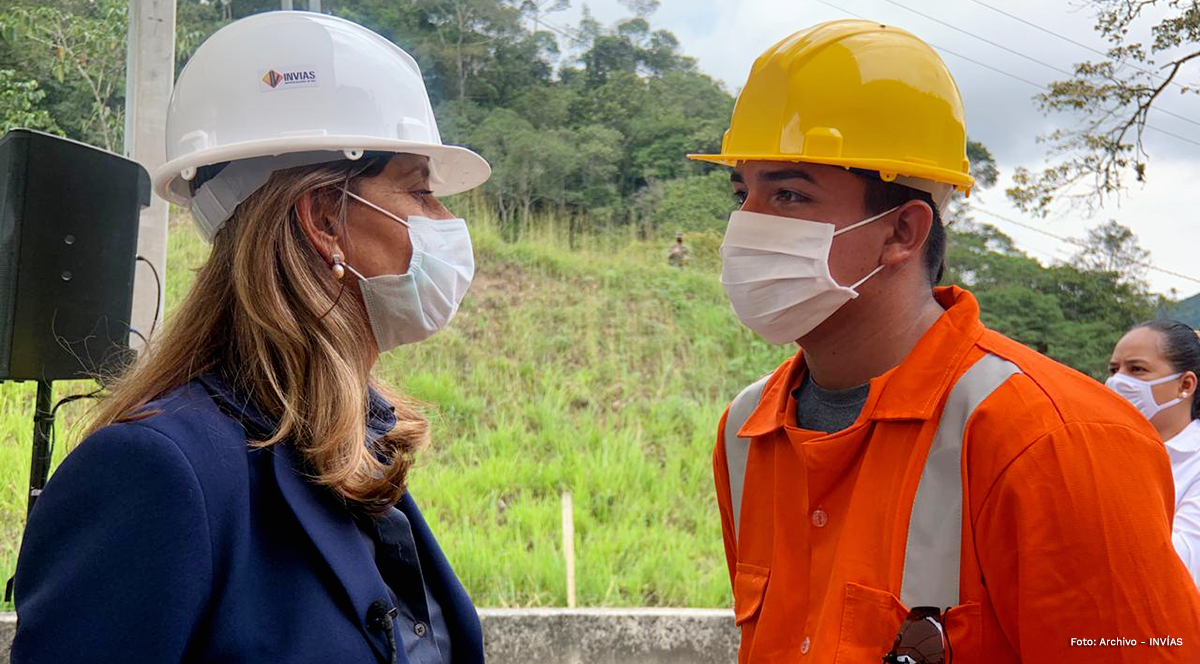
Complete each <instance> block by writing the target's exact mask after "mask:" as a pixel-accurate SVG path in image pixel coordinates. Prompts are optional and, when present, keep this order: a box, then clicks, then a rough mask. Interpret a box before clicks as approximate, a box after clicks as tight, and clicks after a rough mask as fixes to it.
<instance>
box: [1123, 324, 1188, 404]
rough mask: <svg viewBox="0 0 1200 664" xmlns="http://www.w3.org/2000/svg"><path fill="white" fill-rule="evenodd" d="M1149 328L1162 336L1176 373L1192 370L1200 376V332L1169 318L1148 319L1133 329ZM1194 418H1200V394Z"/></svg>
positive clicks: (1163, 346) (1168, 360) (1165, 352)
mask: <svg viewBox="0 0 1200 664" xmlns="http://www.w3.org/2000/svg"><path fill="white" fill-rule="evenodd" d="M1142 327H1145V328H1149V329H1151V330H1154V331H1155V332H1158V334H1159V336H1161V337H1162V353H1163V356H1164V357H1166V358H1167V363H1168V364H1170V365H1171V368H1172V370H1174V371H1175V372H1176V373H1183V372H1185V371H1190V372H1192V373H1194V374H1196V377H1197V378H1200V333H1197V332H1196V330H1193V329H1192V326H1190V325H1188V324H1187V323H1181V322H1179V321H1177V320H1171V319H1169V318H1160V319H1158V320H1152V321H1146V322H1145V323H1142V324H1141V325H1138V326H1137V327H1135V328H1133V329H1135V330H1136V329H1138V328H1142ZM1192 419H1193V420H1196V419H1200V396H1197V397H1193V401H1192Z"/></svg>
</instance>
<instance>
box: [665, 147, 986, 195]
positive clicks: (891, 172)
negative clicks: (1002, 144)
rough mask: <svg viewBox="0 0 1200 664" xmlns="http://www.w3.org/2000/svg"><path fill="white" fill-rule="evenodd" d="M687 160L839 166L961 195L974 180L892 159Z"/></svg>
mask: <svg viewBox="0 0 1200 664" xmlns="http://www.w3.org/2000/svg"><path fill="white" fill-rule="evenodd" d="M687 158H688V159H691V160H693V161H706V162H709V163H712V164H720V165H721V166H729V167H731V168H732V167H734V166H737V165H738V163H739V162H744V161H781V162H789V163H806V164H821V165H824V166H841V167H843V168H861V169H864V170H868V171H878V172H879V174H880V176H881V177H882V178H883V179H884V180H885V181H888V182H891V181H892V180H895V179H896V177H897V176H900V175H906V176H908V177H914V178H921V179H923V180H931V181H933V182H941V183H944V184H949V185H953V186H954V187H955V188H957V189H959V190H960V191H963V192H969V191H970V190H971V188H972V187H973V186H975V178H974V177H972V176H971V175H969V174H966V173H961V172H958V171H952V170H949V169H946V168H938V167H936V166H928V165H925V164H917V163H914V162H909V161H899V160H896V159H865V158H847V157H807V156H804V155H795V154H689V155H687Z"/></svg>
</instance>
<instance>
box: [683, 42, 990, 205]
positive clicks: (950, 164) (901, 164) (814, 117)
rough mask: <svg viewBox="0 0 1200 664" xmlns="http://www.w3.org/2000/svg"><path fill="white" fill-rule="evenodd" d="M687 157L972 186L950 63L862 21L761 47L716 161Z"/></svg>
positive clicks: (921, 44) (714, 157)
mask: <svg viewBox="0 0 1200 664" xmlns="http://www.w3.org/2000/svg"><path fill="white" fill-rule="evenodd" d="M688 157H689V158H691V159H699V160H702V161H709V162H713V163H717V164H723V165H726V166H734V165H736V164H737V163H738V162H741V161H793V162H807V163H813V164H829V165H834V166H844V167H846V168H861V169H867V170H872V171H878V172H879V174H880V176H881V177H882V178H883V179H884V180H886V181H892V180H895V179H896V177H897V176H907V177H913V178H920V179H924V180H930V181H933V182H941V183H944V184H949V185H952V186H954V187H956V188H958V189H960V190H962V191H964V192H969V191H970V189H971V186H972V185H973V184H974V183H975V179H974V178H973V177H971V174H970V171H969V166H970V163H969V162H968V161H967V132H966V121H965V116H964V113H963V105H962V98H961V96H960V95H959V92H958V86H957V85H956V84H955V83H954V78H953V77H952V76H951V75H950V70H949V69H947V68H946V64H945V63H944V62H942V59H941V58H940V57H939V56H938V54H937V53H936V52H935V51H934V50H933V48H931V47H930V46H929V45H928V44H926V43H925V42H923V41H921V40H920V39H919V38H917V37H916V36H914V35H913V34H911V33H909V32H907V31H905V30H901V29H899V28H895V27H891V26H886V25H881V24H879V23H874V22H871V21H861V20H842V21H831V22H828V23H822V24H819V25H816V26H813V27H811V28H808V29H806V30H801V31H800V32H797V33H795V34H793V35H791V36H790V37H787V38H786V39H784V40H783V41H780V42H779V43H778V44H775V45H774V46H772V47H771V48H769V49H767V51H766V52H765V53H763V54H762V55H761V56H759V58H758V60H756V61H755V62H754V66H753V68H752V69H751V70H750V78H749V79H748V80H747V81H746V85H745V87H744V88H743V89H742V92H741V94H740V95H738V99H737V104H736V105H735V106H734V109H733V118H732V119H731V121H730V125H729V130H728V131H726V132H725V138H724V140H723V141H722V144H721V152H720V154H690V155H688Z"/></svg>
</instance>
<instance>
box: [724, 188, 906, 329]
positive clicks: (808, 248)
mask: <svg viewBox="0 0 1200 664" xmlns="http://www.w3.org/2000/svg"><path fill="white" fill-rule="evenodd" d="M897 207H899V206H897ZM895 210H896V208H892V209H891V210H887V211H886V212H881V213H880V214H877V215H875V216H873V217H869V218H867V219H863V220H862V221H860V222H858V223H855V224H851V225H849V226H847V227H845V228H843V229H841V230H839V231H837V232H834V225H833V224H828V223H824V222H820V221H809V220H805V219H793V218H792V217H778V216H775V215H769V214H759V213H757V212H742V211H740V210H739V211H737V212H734V213H733V214H731V215H729V228H727V229H726V231H725V242H724V243H723V244H722V245H721V258H722V271H721V285H723V286H724V287H725V293H726V294H727V295H728V296H729V302H730V304H732V305H733V311H734V313H736V314H737V316H738V318H740V319H741V320H742V323H743V324H745V326H746V327H748V328H750V329H751V330H754V331H755V332H756V333H758V335H759V336H761V337H762V338H763V339H766V340H767V341H768V342H770V343H773V344H784V343H789V342H792V341H796V340H797V339H799V338H800V337H803V336H804V335H806V334H808V333H809V332H811V331H812V330H813V329H814V328H816V327H817V326H818V325H820V324H821V323H823V322H825V321H826V320H827V319H828V318H829V317H830V316H832V315H833V312H835V311H837V310H838V309H839V308H841V306H842V305H844V304H846V303H847V302H849V301H850V300H853V299H854V298H856V297H858V292H857V291H856V290H855V289H856V288H858V287H859V286H861V285H862V284H863V282H865V281H866V280H867V279H870V278H871V277H873V276H875V275H876V274H879V271H880V270H882V269H883V266H882V265H880V266H879V267H876V268H875V269H874V270H872V271H871V273H870V274H868V275H867V276H865V277H863V278H862V279H859V280H858V281H857V282H855V283H854V284H852V285H850V286H842V285H840V284H838V283H837V282H836V281H834V280H833V276H832V275H831V274H830V273H829V252H830V250H831V249H832V248H833V238H834V237H835V236H837V235H841V234H842V233H845V232H847V231H851V230H854V229H855V228H858V227H860V226H865V225H866V224H869V223H871V222H873V221H875V220H877V219H880V218H882V217H884V216H885V215H887V214H889V213H891V212H893V211H895Z"/></svg>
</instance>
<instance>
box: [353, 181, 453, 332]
mask: <svg viewBox="0 0 1200 664" xmlns="http://www.w3.org/2000/svg"><path fill="white" fill-rule="evenodd" d="M346 195H348V196H350V197H351V198H353V199H355V200H357V201H359V202H360V203H362V204H363V205H366V206H368V207H371V208H373V209H375V210H378V211H379V212H381V213H383V214H385V215H387V216H389V217H391V218H392V219H394V220H396V221H398V222H400V223H401V224H404V225H405V226H407V227H408V239H409V242H411V243H412V259H411V260H410V261H409V263H408V271H407V272H405V273H404V274H382V275H379V276H375V277H364V276H363V275H361V274H359V272H358V270H355V269H354V268H352V267H350V266H349V265H346V268H347V269H349V270H350V271H351V272H352V273H353V274H354V276H356V277H358V279H359V281H358V287H359V290H361V291H362V296H363V304H364V305H366V307H367V318H368V320H369V321H370V323H371V331H372V332H374V334H375V344H376V345H377V346H379V352H381V353H386V352H387V351H389V350H391V349H393V348H396V347H397V346H401V345H403V344H411V343H416V342H418V341H423V340H425V339H428V338H429V337H430V336H432V335H433V333H435V332H437V331H438V330H440V329H442V328H443V327H445V326H446V324H447V323H449V322H450V319H451V318H454V314H455V313H456V312H457V311H458V305H459V304H460V303H462V299H463V296H465V295H466V294H467V288H468V287H469V286H470V285H471V279H472V278H474V276H475V254H474V252H473V250H472V248H471V234H470V232H469V231H468V230H467V222H466V221H465V220H463V219H429V218H427V217H416V216H412V215H409V217H408V220H407V221H405V220H404V219H401V218H400V217H398V216H396V215H395V214H393V213H391V212H388V211H387V210H385V209H383V208H381V207H379V206H378V205H376V204H374V203H372V202H371V201H368V200H366V199H365V198H363V197H361V196H358V195H355V194H353V193H351V192H349V191H347V192H346Z"/></svg>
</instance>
